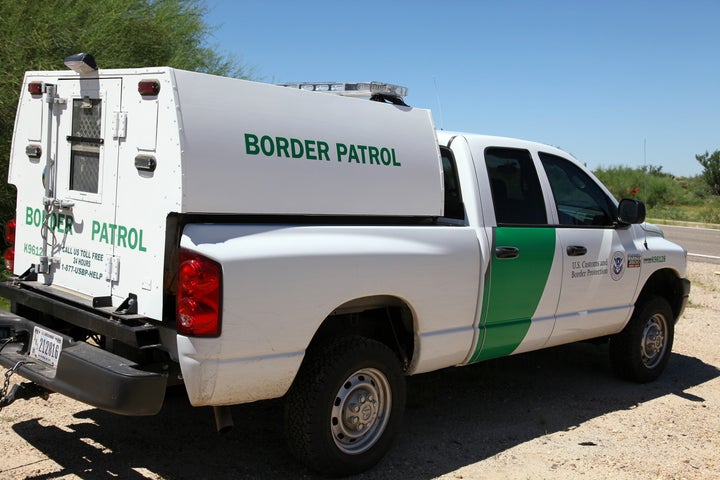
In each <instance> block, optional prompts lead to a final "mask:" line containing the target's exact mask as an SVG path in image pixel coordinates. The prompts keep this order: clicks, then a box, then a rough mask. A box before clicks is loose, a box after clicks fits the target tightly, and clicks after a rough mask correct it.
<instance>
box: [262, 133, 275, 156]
mask: <svg viewBox="0 0 720 480" xmlns="http://www.w3.org/2000/svg"><path fill="white" fill-rule="evenodd" d="M260 150H262V153H263V155H265V156H266V157H270V156H272V154H274V153H275V142H273V139H272V138H270V137H268V136H267V135H263V136H262V138H261V139H260Z"/></svg>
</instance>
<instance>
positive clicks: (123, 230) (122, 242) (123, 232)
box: [116, 225, 132, 248]
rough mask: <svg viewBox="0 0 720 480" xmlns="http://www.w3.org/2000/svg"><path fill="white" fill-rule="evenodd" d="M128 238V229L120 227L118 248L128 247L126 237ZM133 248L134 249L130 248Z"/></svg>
mask: <svg viewBox="0 0 720 480" xmlns="http://www.w3.org/2000/svg"><path fill="white" fill-rule="evenodd" d="M126 236H127V228H126V227H124V226H122V225H118V238H117V244H116V245H117V246H118V247H127V243H125V237H126ZM130 248H132V247H130Z"/></svg>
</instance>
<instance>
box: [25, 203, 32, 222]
mask: <svg viewBox="0 0 720 480" xmlns="http://www.w3.org/2000/svg"><path fill="white" fill-rule="evenodd" d="M32 224H33V209H32V208H31V207H25V225H32Z"/></svg>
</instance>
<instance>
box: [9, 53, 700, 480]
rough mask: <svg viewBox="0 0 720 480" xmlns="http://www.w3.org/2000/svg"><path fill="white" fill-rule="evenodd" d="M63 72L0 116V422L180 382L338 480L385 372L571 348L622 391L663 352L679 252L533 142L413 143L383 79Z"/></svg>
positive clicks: (417, 135) (377, 410)
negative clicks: (250, 414) (244, 407)
mask: <svg viewBox="0 0 720 480" xmlns="http://www.w3.org/2000/svg"><path fill="white" fill-rule="evenodd" d="M67 63H68V65H69V66H71V67H73V68H74V69H75V70H76V71H71V70H67V71H42V72H40V71H36V72H28V73H27V74H26V75H25V79H24V82H23V86H22V93H21V95H20V100H19V105H18V110H17V117H16V119H15V130H14V137H13V142H12V152H11V157H10V171H9V182H10V183H11V184H13V185H15V187H16V188H17V217H16V219H15V220H14V221H11V222H9V224H8V226H7V227H6V238H7V240H8V242H9V243H10V244H11V246H10V248H9V249H8V250H7V251H6V252H5V261H6V264H7V266H8V267H9V268H10V269H11V271H12V272H14V277H13V278H11V279H10V280H9V281H7V282H5V283H4V284H2V286H0V295H2V296H4V297H6V298H8V299H10V300H11V304H12V308H11V310H12V311H11V312H2V313H0V363H1V364H2V365H3V366H4V367H6V368H7V369H8V371H7V372H8V374H7V375H6V379H7V378H9V377H10V376H11V375H13V374H16V375H17V376H21V377H25V379H27V380H29V382H25V383H21V384H18V385H15V386H14V387H13V388H9V386H8V382H7V381H6V382H5V387H4V388H3V390H2V392H0V393H2V395H1V397H2V398H1V399H0V407H2V406H6V405H8V404H10V403H11V402H12V401H13V400H15V399H17V398H29V397H32V396H36V395H39V394H43V393H47V392H58V393H61V394H64V395H67V396H69V397H72V398H74V399H77V400H79V401H82V402H85V403H87V404H89V405H93V406H95V407H98V408H101V409H104V410H107V411H111V412H115V413H118V414H124V415H152V414H155V413H157V412H158V411H159V410H160V408H161V406H162V404H163V398H164V394H165V390H166V388H167V387H168V386H170V385H175V384H183V385H184V388H185V390H186V391H187V395H188V397H189V399H190V402H191V403H192V404H193V405H195V406H212V407H213V408H214V411H215V418H216V422H217V426H218V428H219V429H225V428H227V427H229V426H231V424H232V419H231V418H230V414H229V406H230V405H234V404H240V403H246V402H254V401H257V400H263V399H270V398H277V397H283V396H284V397H285V400H286V411H285V417H286V424H287V437H288V443H289V446H290V449H291V450H292V451H293V452H294V454H295V455H296V456H297V457H298V458H299V459H300V460H301V461H303V462H304V463H306V464H307V465H309V466H310V467H311V468H313V469H315V470H318V471H320V472H322V473H324V474H329V475H345V474H351V473H355V472H359V471H362V470H365V469H367V468H369V467H371V466H372V465H374V464H375V463H377V462H378V461H379V460H380V459H381V458H382V456H383V455H384V453H385V452H386V451H387V450H388V448H389V446H390V443H391V441H392V440H393V438H394V437H395V435H396V433H397V431H398V428H399V424H400V421H401V416H402V412H403V408H404V403H405V377H406V376H408V375H414V374H419V373H423V372H428V371H432V370H437V369H441V368H444V367H450V366H460V365H467V364H472V363H476V362H480V361H483V360H488V359H492V358H496V357H502V356H506V355H514V354H518V353H522V352H528V351H532V350H537V349H541V348H547V347H551V346H554V345H560V344H565V343H569V342H577V341H582V340H589V339H600V340H606V341H608V342H609V352H610V359H611V362H612V365H613V367H614V369H615V371H616V372H617V373H618V374H619V375H620V376H622V377H625V378H628V379H631V380H635V381H639V382H647V381H650V380H653V379H655V378H656V377H657V376H658V375H660V373H661V372H662V371H663V369H664V368H665V365H666V363H667V362H668V359H669V358H670V354H671V348H672V344H673V332H674V326H675V323H676V321H677V319H678V317H679V316H680V315H681V313H682V311H683V308H684V306H685V304H686V302H687V299H688V294H689V290H690V284H689V281H688V280H687V279H686V278H685V269H686V252H685V251H684V250H683V249H682V248H681V247H679V246H677V245H675V244H673V243H671V242H669V241H667V240H665V239H664V238H663V235H662V232H661V231H660V229H658V228H657V227H655V226H653V225H649V224H646V223H644V216H645V209H644V206H643V204H642V203H641V202H639V201H637V200H633V199H625V200H622V201H620V202H618V201H616V200H615V199H614V198H613V196H612V195H611V194H610V192H609V191H608V190H607V189H606V188H605V187H604V186H603V185H602V184H601V183H600V182H599V181H598V180H597V179H596V178H595V177H594V176H593V175H592V174H591V173H589V172H588V171H586V170H585V169H584V168H583V167H582V166H581V165H580V164H579V163H578V162H577V161H576V160H575V159H574V158H573V157H571V156H570V155H568V154H567V153H565V152H563V151H561V150H559V149H557V148H553V147H550V146H547V145H542V144H538V143H533V142H527V141H522V140H516V139H508V138H497V137H489V136H482V135H475V134H464V133H450V132H445V131H436V130H435V128H434V125H433V120H432V118H431V114H430V112H429V111H427V110H423V109H419V108H412V107H409V106H407V105H405V103H404V102H403V101H402V97H403V96H404V94H405V93H406V92H405V89H404V88H402V87H397V86H393V85H387V84H379V83H368V84H355V83H352V84H351V83H326V84H317V83H316V84H313V83H307V84H293V85H286V86H277V85H268V84H262V83H255V82H250V81H244V80H238V79H232V78H223V77H217V76H211V75H206V74H200V73H193V72H187V71H182V70H176V69H173V68H141V69H124V70H97V69H96V68H95V65H94V61H93V60H92V58H91V57H90V56H88V55H79V56H73V57H69V58H68V59H67ZM318 91H320V92H325V93H316V92H318ZM333 93H335V94H334V95H333ZM366 94H367V95H370V96H371V97H372V99H374V100H380V101H368V100H367V99H360V98H352V97H358V96H363V95H366ZM348 97H350V98H348Z"/></svg>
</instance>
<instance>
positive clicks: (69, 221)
mask: <svg viewBox="0 0 720 480" xmlns="http://www.w3.org/2000/svg"><path fill="white" fill-rule="evenodd" d="M74 223H75V220H74V219H73V217H72V215H65V233H69V234H70V235H72V232H73V228H72V227H73V224H74Z"/></svg>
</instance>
